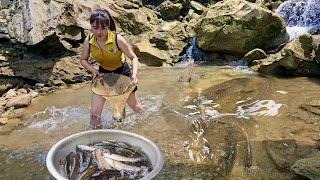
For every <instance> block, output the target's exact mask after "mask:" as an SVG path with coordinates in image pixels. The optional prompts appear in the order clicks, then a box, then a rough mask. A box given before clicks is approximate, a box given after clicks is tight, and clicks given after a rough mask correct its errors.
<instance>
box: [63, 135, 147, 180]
mask: <svg viewBox="0 0 320 180" xmlns="http://www.w3.org/2000/svg"><path fill="white" fill-rule="evenodd" d="M59 169H60V173H61V175H62V176H64V177H66V178H68V179H71V180H73V179H76V180H80V179H140V178H143V177H144V176H146V175H147V174H148V173H149V172H150V171H152V164H151V162H150V160H149V158H148V157H147V155H145V154H144V153H143V152H142V151H141V150H140V148H138V147H135V146H132V145H130V144H128V143H125V142H121V141H114V140H106V141H102V142H96V143H92V144H79V145H77V146H76V150H75V152H74V151H72V152H70V153H69V154H68V155H67V156H66V157H65V159H61V160H60V164H59Z"/></svg>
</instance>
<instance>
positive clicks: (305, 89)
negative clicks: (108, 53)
mask: <svg viewBox="0 0 320 180" xmlns="http://www.w3.org/2000/svg"><path fill="white" fill-rule="evenodd" d="M239 67H240V66H239ZM240 69H241V70H239V68H236V67H235V66H230V67H226V66H224V67H201V66H198V67H195V69H194V75H193V76H192V82H191V83H190V84H186V83H178V79H179V77H180V76H181V75H182V74H183V71H184V69H182V68H149V67H148V68H144V69H141V71H140V72H139V73H140V74H139V78H140V83H139V90H138V96H139V99H140V100H141V103H142V106H143V107H144V109H145V110H146V113H144V114H135V113H133V112H132V110H130V109H129V108H127V117H126V119H125V120H124V122H121V123H118V122H114V121H113V120H112V116H111V114H110V113H109V111H108V108H107V107H106V108H105V109H104V112H103V114H102V119H103V123H104V126H105V127H106V128H114V129H122V130H127V131H131V132H135V133H138V134H141V135H144V136H147V137H149V138H150V139H152V140H153V141H155V142H156V143H157V144H159V145H160V146H161V148H162V150H163V151H164V155H165V165H164V168H163V170H162V172H161V173H160V174H159V176H158V177H157V178H158V179H186V178H191V179H197V178H198V179H225V178H226V177H229V178H230V179H279V177H281V178H280V179H298V178H299V177H297V176H295V175H294V174H292V173H291V172H290V171H289V170H283V169H282V170H278V169H279V168H278V167H277V165H276V163H274V161H276V160H274V159H273V157H270V151H272V152H273V151H275V150H273V149H271V150H270V147H268V148H269V150H268V148H267V147H266V145H265V143H264V142H265V141H272V142H278V141H280V140H295V141H296V142H297V147H298V148H301V149H302V150H301V152H302V151H308V153H310V152H314V151H315V152H316V149H317V142H318V140H319V139H320V136H319V133H320V129H319V128H317V123H318V122H319V121H318V120H319V117H317V116H315V115H311V114H310V113H307V112H305V111H303V110H301V108H299V107H300V105H302V104H305V103H306V102H307V101H308V99H310V98H317V97H319V99H320V87H319V81H317V80H314V79H308V78H290V79H287V78H266V77H259V76H257V75H256V74H254V73H251V72H250V71H249V70H248V69H246V68H240ZM243 69H245V70H243ZM239 77H242V78H248V80H249V81H250V82H251V79H254V81H252V82H253V83H248V85H245V86H244V85H241V84H236V85H234V86H230V87H231V88H229V89H228V88H225V91H226V92H223V91H221V92H220V91H217V92H216V94H215V95H219V97H221V98H218V99H215V100H212V99H210V95H208V94H206V93H205V92H206V91H205V90H206V89H207V88H209V87H211V86H214V85H218V84H220V83H222V82H226V81H228V80H231V79H235V78H239ZM264 82H267V83H264ZM265 84H267V86H265ZM222 88H224V87H222ZM219 93H220V94H219ZM319 104H320V101H319ZM89 107H90V88H89V84H86V85H84V86H83V87H80V88H70V89H66V90H61V91H58V92H55V93H53V94H48V95H46V96H42V97H38V98H37V99H36V100H34V101H33V104H32V105H31V107H30V108H29V110H28V118H26V120H25V124H24V127H20V128H19V129H17V130H15V131H13V132H12V133H10V134H9V135H3V136H0V160H1V162H2V163H1V164H0V172H1V174H0V179H50V178H51V176H50V174H49V173H48V172H47V170H46V167H45V157H46V153H47V151H48V150H49V149H50V148H51V146H52V145H53V144H54V143H56V142H57V141H58V140H60V139H62V138H63V137H65V136H68V135H70V134H73V133H76V132H81V131H84V130H86V129H87V128H88V119H89ZM248 149H249V150H250V151H248Z"/></svg>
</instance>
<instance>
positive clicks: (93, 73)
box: [91, 69, 102, 79]
mask: <svg viewBox="0 0 320 180" xmlns="http://www.w3.org/2000/svg"><path fill="white" fill-rule="evenodd" d="M91 73H92V79H95V78H97V77H100V76H102V74H101V73H100V72H99V71H98V70H96V69H93V70H92V72H91Z"/></svg>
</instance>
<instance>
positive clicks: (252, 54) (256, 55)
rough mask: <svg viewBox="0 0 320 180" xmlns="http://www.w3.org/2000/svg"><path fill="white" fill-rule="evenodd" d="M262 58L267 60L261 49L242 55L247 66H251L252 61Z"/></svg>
mask: <svg viewBox="0 0 320 180" xmlns="http://www.w3.org/2000/svg"><path fill="white" fill-rule="evenodd" d="M264 58H267V54H266V53H265V52H264V51H263V50H262V49H259V48H256V49H254V50H252V51H249V52H248V53H246V54H245V55H244V59H245V60H247V61H248V63H249V64H251V63H252V61H253V60H258V59H264Z"/></svg>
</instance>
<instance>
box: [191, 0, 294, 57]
mask: <svg viewBox="0 0 320 180" xmlns="http://www.w3.org/2000/svg"><path fill="white" fill-rule="evenodd" d="M196 36H197V38H198V45H199V47H200V48H201V49H203V50H206V51H212V52H221V53H231V54H241V55H244V54H245V53H247V52H248V51H250V50H252V49H254V48H261V49H263V50H266V49H270V48H277V47H278V46H279V45H280V44H282V43H284V42H286V41H287V40H288V35H287V33H286V29H285V22H284V20H283V19H282V18H281V17H280V16H278V15H276V14H275V13H273V12H271V11H269V10H265V9H263V8H261V7H259V6H257V5H255V4H253V3H250V2H247V1H243V0H227V1H223V2H218V3H216V4H214V5H213V6H211V7H210V8H209V10H208V11H207V13H206V14H205V16H204V18H202V20H201V21H200V23H199V24H198V25H197V27H196Z"/></svg>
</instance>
